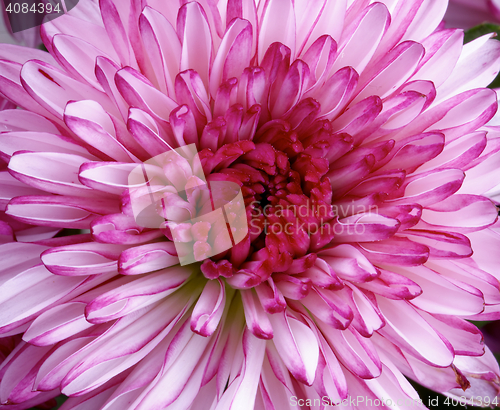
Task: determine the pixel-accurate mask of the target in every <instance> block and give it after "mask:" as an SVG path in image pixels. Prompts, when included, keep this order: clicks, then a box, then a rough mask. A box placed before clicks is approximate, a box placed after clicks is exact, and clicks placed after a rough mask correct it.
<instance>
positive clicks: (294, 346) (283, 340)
mask: <svg viewBox="0 0 500 410" xmlns="http://www.w3.org/2000/svg"><path fill="white" fill-rule="evenodd" d="M269 320H270V321H271V324H272V327H273V330H274V337H273V343H274V345H275V346H276V350H278V353H279V355H280V357H281V359H282V360H283V362H284V363H285V366H286V367H287V368H288V370H289V371H290V373H292V375H293V376H294V377H295V378H296V379H297V380H298V381H300V382H302V383H304V384H306V385H308V386H310V385H311V384H312V383H313V381H314V376H315V373H316V366H317V364H318V357H319V344H318V340H317V339H316V336H315V335H314V333H313V332H312V330H311V329H310V328H309V327H308V326H307V325H305V324H304V323H302V322H301V321H300V320H298V319H295V318H294V317H292V316H290V315H288V314H287V313H286V312H281V313H276V314H274V315H269Z"/></svg>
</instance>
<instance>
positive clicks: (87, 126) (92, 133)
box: [64, 101, 133, 162]
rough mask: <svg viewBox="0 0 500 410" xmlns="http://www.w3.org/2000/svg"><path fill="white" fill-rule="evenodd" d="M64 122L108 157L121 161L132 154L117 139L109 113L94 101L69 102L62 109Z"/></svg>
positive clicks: (127, 160) (130, 157) (128, 159)
mask: <svg viewBox="0 0 500 410" xmlns="http://www.w3.org/2000/svg"><path fill="white" fill-rule="evenodd" d="M64 122H65V123H66V125H67V126H68V127H69V129H70V130H71V131H73V132H74V133H75V134H76V135H78V137H80V138H81V139H82V140H83V141H85V142H87V143H88V144H89V145H91V146H92V147H94V148H96V149H98V150H99V151H101V152H102V153H104V154H105V155H107V156H108V157H110V158H112V159H114V160H116V161H122V162H129V161H131V160H133V156H132V155H131V154H130V153H129V152H128V151H127V150H126V148H125V147H124V146H123V145H122V144H121V143H120V142H119V141H117V138H116V136H117V135H116V130H115V126H114V124H113V121H112V119H111V117H110V115H109V114H107V113H106V112H105V111H104V109H103V108H102V107H101V106H100V105H99V104H98V103H96V102H94V101H77V102H70V103H68V105H67V106H66V108H65V111H64Z"/></svg>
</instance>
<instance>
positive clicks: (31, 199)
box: [6, 196, 117, 229]
mask: <svg viewBox="0 0 500 410" xmlns="http://www.w3.org/2000/svg"><path fill="white" fill-rule="evenodd" d="M116 205H117V204H113V203H110V202H109V201H105V200H98V199H95V198H94V199H92V200H91V201H90V200H89V199H85V198H78V197H65V196H20V197H16V198H14V199H12V200H11V201H10V202H9V204H8V205H7V210H6V214H7V215H10V216H12V217H14V218H16V219H17V220H19V221H22V222H26V223H32V224H35V225H39V226H52V227H60V228H70V229H88V228H89V227H90V222H91V221H92V220H94V219H95V217H96V215H99V214H106V213H108V212H110V211H111V210H112V209H116Z"/></svg>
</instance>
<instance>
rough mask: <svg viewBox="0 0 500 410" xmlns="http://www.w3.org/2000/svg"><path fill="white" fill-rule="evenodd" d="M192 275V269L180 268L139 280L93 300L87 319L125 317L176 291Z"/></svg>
mask: <svg viewBox="0 0 500 410" xmlns="http://www.w3.org/2000/svg"><path fill="white" fill-rule="evenodd" d="M191 273H192V270H190V269H189V268H185V267H180V266H177V267H171V268H167V269H162V270H160V271H158V272H155V273H151V274H149V275H147V276H144V277H140V278H136V279H134V280H132V281H129V282H127V283H125V284H123V285H121V286H119V287H117V288H114V289H111V290H110V291H108V292H106V293H104V294H102V295H100V296H98V297H97V298H95V299H93V300H92V301H91V302H89V303H88V304H87V306H86V308H85V316H86V318H87V320H88V321H89V322H91V323H95V324H98V323H104V322H108V321H110V320H113V319H116V318H119V317H123V316H126V315H128V314H130V313H132V312H135V311H137V310H138V309H141V308H143V307H145V306H149V305H150V304H152V303H155V302H156V301H157V300H159V299H162V298H164V297H165V296H167V295H169V294H171V293H173V292H175V291H176V290H177V289H179V288H180V287H181V286H182V285H183V284H184V283H185V282H186V281H187V280H188V278H189V277H190V275H191Z"/></svg>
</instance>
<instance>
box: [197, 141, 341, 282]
mask: <svg viewBox="0 0 500 410" xmlns="http://www.w3.org/2000/svg"><path fill="white" fill-rule="evenodd" d="M262 139H263V138H260V140H262ZM279 142H280V141H279V140H278V141H271V143H269V142H259V143H257V144H256V145H255V149H254V150H251V151H250V152H247V153H246V154H244V155H243V156H241V157H240V158H239V159H238V160H237V161H236V162H234V163H233V164H232V165H231V166H230V167H229V168H227V169H225V170H223V171H222V172H223V173H225V174H226V175H228V176H230V177H232V178H235V179H237V180H238V181H240V183H241V185H242V193H243V197H244V200H245V206H246V209H247V218H248V222H249V235H248V237H247V238H246V239H245V241H243V242H242V243H240V244H238V245H236V246H235V247H234V248H232V249H231V250H230V251H229V252H228V253H225V254H223V255H217V256H216V257H213V258H211V259H210V260H206V261H205V262H204V263H203V265H202V272H203V273H204V275H205V276H206V277H207V278H210V279H215V278H217V277H219V276H224V277H226V278H231V277H232V276H233V275H234V274H236V273H240V274H241V273H242V272H244V273H246V274H248V275H250V276H251V280H249V281H248V282H245V287H252V286H256V285H258V284H260V283H262V282H263V281H265V280H267V279H268V278H269V277H270V276H271V275H272V274H273V273H280V272H287V271H290V270H293V271H294V272H300V271H301V270H305V269H307V268H308V267H310V266H311V265H312V264H313V263H314V261H315V259H316V258H315V255H314V252H315V251H317V250H319V249H320V248H322V247H323V246H325V245H326V244H328V243H329V242H330V241H331V240H332V238H333V230H332V229H331V227H332V223H333V221H334V219H335V214H334V212H333V211H332V206H331V201H332V191H331V183H330V181H329V180H328V178H327V176H326V174H327V172H328V169H329V166H328V161H327V160H325V159H323V158H313V157H311V156H310V155H308V154H307V153H305V152H303V151H304V150H303V147H302V144H301V143H300V142H299V141H298V140H297V139H296V138H295V141H290V142H291V143H290V142H288V143H287V144H285V146H286V147H288V148H286V149H285V150H280V149H279V148H281V147H280V145H283V144H280V143H279ZM231 282H232V281H231V280H229V283H230V284H231ZM235 286H236V287H239V283H237V284H235Z"/></svg>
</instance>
